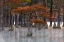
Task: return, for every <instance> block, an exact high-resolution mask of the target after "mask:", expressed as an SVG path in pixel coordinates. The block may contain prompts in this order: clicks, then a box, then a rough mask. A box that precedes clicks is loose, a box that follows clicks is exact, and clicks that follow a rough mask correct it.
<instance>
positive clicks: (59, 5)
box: [58, 0, 61, 28]
mask: <svg viewBox="0 0 64 42" xmlns="http://www.w3.org/2000/svg"><path fill="white" fill-rule="evenodd" d="M60 9H61V0H59V3H58V28H60Z"/></svg>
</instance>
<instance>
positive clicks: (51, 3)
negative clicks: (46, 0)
mask: <svg viewBox="0 0 64 42" xmlns="http://www.w3.org/2000/svg"><path fill="white" fill-rule="evenodd" d="M50 1H51V2H50V17H51V16H52V13H53V12H52V5H53V0H50ZM51 26H52V21H50V27H51Z"/></svg>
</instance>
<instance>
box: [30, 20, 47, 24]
mask: <svg viewBox="0 0 64 42" xmlns="http://www.w3.org/2000/svg"><path fill="white" fill-rule="evenodd" d="M30 22H31V23H42V24H46V22H44V21H43V20H40V19H30Z"/></svg>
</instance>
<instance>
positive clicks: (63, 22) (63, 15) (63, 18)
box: [63, 0, 64, 27]
mask: <svg viewBox="0 0 64 42" xmlns="http://www.w3.org/2000/svg"><path fill="white" fill-rule="evenodd" d="M63 2H64V0H63ZM63 27H64V3H63Z"/></svg>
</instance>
